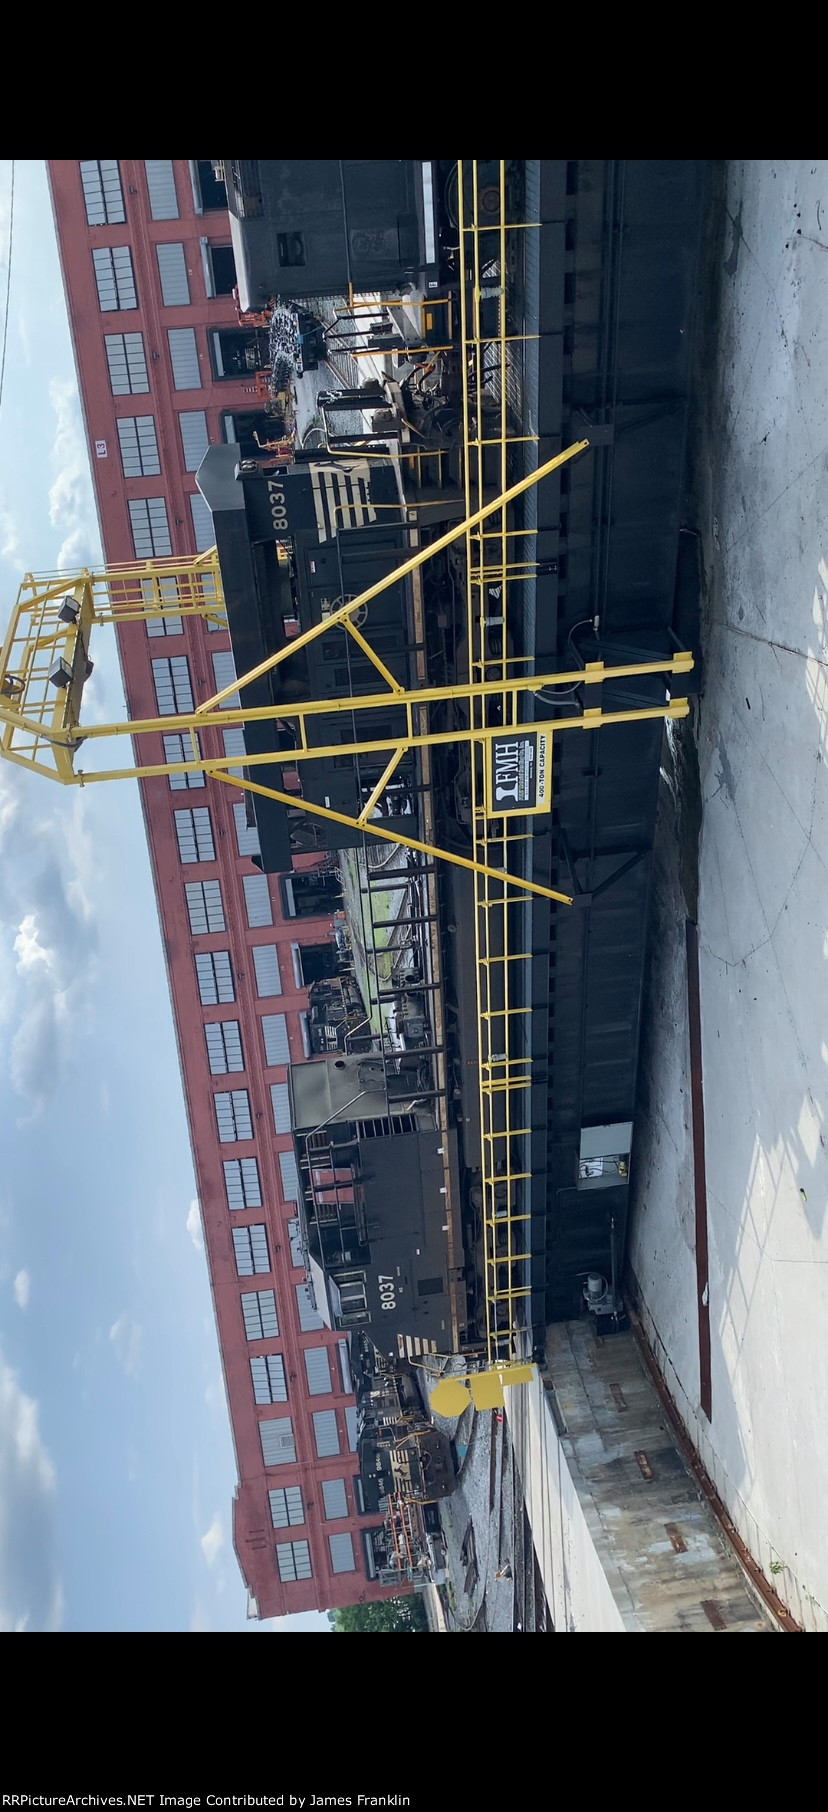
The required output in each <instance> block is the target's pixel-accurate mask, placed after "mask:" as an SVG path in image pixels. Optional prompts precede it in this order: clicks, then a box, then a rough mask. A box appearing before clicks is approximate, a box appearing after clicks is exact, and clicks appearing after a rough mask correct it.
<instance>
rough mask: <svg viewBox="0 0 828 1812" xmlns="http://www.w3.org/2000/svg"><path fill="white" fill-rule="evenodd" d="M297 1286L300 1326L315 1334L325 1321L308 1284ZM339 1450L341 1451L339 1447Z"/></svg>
mask: <svg viewBox="0 0 828 1812" xmlns="http://www.w3.org/2000/svg"><path fill="white" fill-rule="evenodd" d="M295 1287H296V1312H297V1314H298V1316H299V1326H300V1328H301V1330H302V1333H303V1334H315V1333H316V1332H317V1329H318V1328H323V1327H324V1326H325V1323H324V1321H323V1320H322V1316H321V1315H320V1314H319V1313H318V1311H317V1308H316V1304H315V1303H314V1300H313V1297H312V1296H311V1293H310V1290H309V1289H308V1286H307V1284H306V1283H298V1284H297V1285H296V1286H295ZM337 1452H339V1449H338V1448H337Z"/></svg>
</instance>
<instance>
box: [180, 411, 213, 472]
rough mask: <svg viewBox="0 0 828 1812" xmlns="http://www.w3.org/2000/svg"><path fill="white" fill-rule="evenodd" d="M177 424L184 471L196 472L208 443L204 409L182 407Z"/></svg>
mask: <svg viewBox="0 0 828 1812" xmlns="http://www.w3.org/2000/svg"><path fill="white" fill-rule="evenodd" d="M178 426H179V430H180V433H181V445H182V447H183V449H184V469H185V471H186V472H197V471H198V468H199V466H200V465H201V462H202V460H203V458H204V455H205V453H206V451H207V448H208V446H209V445H210V441H209V437H208V434H207V417H206V415H205V413H204V410H203V409H182V411H181V414H180V415H179V417H178Z"/></svg>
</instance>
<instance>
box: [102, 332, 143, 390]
mask: <svg viewBox="0 0 828 1812" xmlns="http://www.w3.org/2000/svg"><path fill="white" fill-rule="evenodd" d="M104 347H105V350H106V362H107V364H108V366H109V383H110V388H111V390H112V395H113V396H138V395H140V394H141V393H142V392H144V391H146V390H149V378H148V376H147V361H146V358H145V356H144V336H143V334H140V333H108V334H105V335H104Z"/></svg>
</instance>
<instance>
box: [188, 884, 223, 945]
mask: <svg viewBox="0 0 828 1812" xmlns="http://www.w3.org/2000/svg"><path fill="white" fill-rule="evenodd" d="M184 892H185V894H186V896H187V912H188V914H189V918H190V930H191V932H192V933H193V936H194V937H201V936H203V934H204V933H205V932H208V931H226V930H227V926H226V925H225V923H224V907H223V905H222V900H221V884H220V882H218V881H188V882H187V885H186V887H185V889H184Z"/></svg>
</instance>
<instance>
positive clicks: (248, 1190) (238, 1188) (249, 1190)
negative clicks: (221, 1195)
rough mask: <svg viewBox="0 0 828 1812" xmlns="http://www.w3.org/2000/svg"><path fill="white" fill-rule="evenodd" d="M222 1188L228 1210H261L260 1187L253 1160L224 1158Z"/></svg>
mask: <svg viewBox="0 0 828 1812" xmlns="http://www.w3.org/2000/svg"><path fill="white" fill-rule="evenodd" d="M224 1188H225V1191H226V1194H227V1206H228V1208H261V1205H262V1185H261V1182H260V1181H259V1166H258V1164H257V1162H256V1159H255V1158H225V1161H224Z"/></svg>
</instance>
